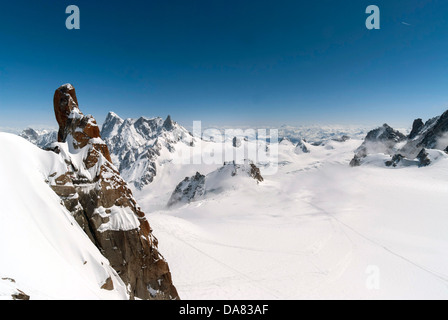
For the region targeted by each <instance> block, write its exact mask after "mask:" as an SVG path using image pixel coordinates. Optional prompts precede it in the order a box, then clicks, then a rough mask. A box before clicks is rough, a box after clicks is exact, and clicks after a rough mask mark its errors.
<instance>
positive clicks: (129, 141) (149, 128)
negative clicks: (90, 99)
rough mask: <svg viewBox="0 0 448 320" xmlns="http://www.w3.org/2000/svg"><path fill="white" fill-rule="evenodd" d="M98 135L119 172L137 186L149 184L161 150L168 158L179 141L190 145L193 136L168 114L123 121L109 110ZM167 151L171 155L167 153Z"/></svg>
mask: <svg viewBox="0 0 448 320" xmlns="http://www.w3.org/2000/svg"><path fill="white" fill-rule="evenodd" d="M101 136H102V137H103V139H104V141H105V142H106V144H107V145H108V146H109V149H110V151H111V156H112V161H113V162H114V164H116V165H117V167H118V168H119V171H120V173H121V175H122V176H123V177H124V179H125V180H126V181H127V182H128V183H131V184H133V185H134V186H135V187H136V188H137V189H142V188H143V187H144V186H146V185H148V184H149V183H151V182H152V181H153V180H154V178H155V176H156V175H157V171H158V162H159V161H163V159H162V158H161V157H160V156H161V154H162V153H164V154H167V153H166V152H164V151H165V150H166V151H168V156H167V157H166V158H167V160H168V159H172V158H173V157H174V156H175V155H174V154H173V153H174V151H175V149H176V146H177V145H178V144H179V143H180V144H182V145H184V146H188V147H192V146H193V145H194V141H195V139H194V138H193V137H192V135H191V134H190V133H189V132H188V131H187V130H186V129H185V128H183V127H182V126H180V125H178V124H177V123H176V122H174V121H173V120H172V119H171V117H170V116H168V117H167V118H166V119H165V120H163V119H162V118H152V119H149V118H145V117H141V118H139V119H126V120H123V119H121V118H120V117H118V116H117V115H116V114H115V113H113V112H110V113H109V114H108V116H107V117H106V120H105V122H104V124H103V127H102V131H101ZM170 154H171V155H170Z"/></svg>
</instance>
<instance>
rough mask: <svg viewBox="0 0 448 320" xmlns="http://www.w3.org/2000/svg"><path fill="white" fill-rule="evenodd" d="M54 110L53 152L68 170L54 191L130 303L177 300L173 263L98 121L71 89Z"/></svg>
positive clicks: (54, 180)
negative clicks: (113, 273) (124, 288)
mask: <svg viewBox="0 0 448 320" xmlns="http://www.w3.org/2000/svg"><path fill="white" fill-rule="evenodd" d="M54 110H55V115H56V120H57V122H58V124H59V131H58V142H57V143H54V144H53V145H52V150H54V151H55V152H56V153H57V154H59V156H60V157H62V159H63V160H64V162H65V163H66V165H67V170H66V171H65V172H54V173H52V174H51V175H50V177H49V183H50V185H51V187H52V188H53V190H54V191H55V192H56V193H57V194H58V195H59V197H60V198H61V199H62V201H63V203H64V205H65V207H66V208H67V209H68V210H69V211H70V212H71V213H72V214H73V216H74V218H75V219H76V221H77V222H78V224H79V225H80V226H81V227H82V229H83V230H84V231H85V233H86V234H87V235H88V236H89V238H90V239H91V241H92V242H93V243H94V244H95V245H96V246H97V247H98V249H99V250H100V251H101V253H103V255H104V256H105V257H106V258H107V259H109V261H110V263H111V266H112V267H113V268H114V269H115V270H116V271H117V273H118V274H119V275H120V277H121V278H122V280H123V281H124V283H125V284H126V285H127V287H128V291H129V296H130V298H131V299H133V298H141V299H177V298H178V294H177V291H176V289H175V287H174V286H173V284H172V280H171V274H170V271H169V268H168V264H167V263H166V261H165V260H164V259H163V257H162V256H161V255H160V253H159V251H158V249H157V239H156V238H155V237H154V236H153V234H152V230H151V227H150V225H149V223H148V221H147V220H146V217H145V214H144V213H143V212H142V210H141V209H140V207H139V206H138V204H137V203H136V201H135V199H134V197H133V195H132V192H131V190H130V189H129V188H128V186H127V184H126V182H125V181H124V180H123V179H122V177H121V176H120V174H119V172H118V170H117V169H116V168H115V167H114V165H113V164H112V161H111V156H110V153H109V148H108V147H107V145H106V144H105V142H104V141H103V140H102V139H101V135H100V130H99V127H98V125H97V123H96V121H95V119H94V118H93V117H92V116H91V115H87V116H86V115H84V114H83V113H82V112H81V110H80V109H79V106H78V100H77V98H76V93H75V88H74V87H73V86H72V85H70V84H66V85H63V86H61V87H59V88H58V89H57V90H56V92H55V95H54ZM111 288H113V282H112V281H109V282H107V283H105V289H111Z"/></svg>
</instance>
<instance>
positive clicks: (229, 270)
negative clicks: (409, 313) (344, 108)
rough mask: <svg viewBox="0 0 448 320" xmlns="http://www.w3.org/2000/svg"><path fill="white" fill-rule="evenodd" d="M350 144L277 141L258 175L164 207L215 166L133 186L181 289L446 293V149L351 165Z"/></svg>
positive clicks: (330, 294)
mask: <svg viewBox="0 0 448 320" xmlns="http://www.w3.org/2000/svg"><path fill="white" fill-rule="evenodd" d="M361 143H362V141H361V140H349V141H347V142H336V141H331V142H328V143H326V144H325V146H312V145H309V144H307V147H308V148H309V150H310V151H311V152H310V153H307V154H297V153H295V152H294V150H295V147H294V145H292V144H290V145H288V144H283V145H280V146H279V153H280V154H279V163H280V167H279V171H278V173H277V174H275V175H267V176H265V177H264V178H265V181H264V182H262V183H260V184H258V185H257V184H256V183H253V184H244V185H243V186H242V187H238V185H236V186H235V188H229V190H228V191H226V192H224V193H220V194H217V195H214V196H212V197H208V198H206V199H204V200H200V201H195V202H192V203H190V204H187V205H184V206H182V207H180V208H175V209H172V210H168V209H165V208H164V205H165V204H166V203H167V202H168V199H169V197H170V195H171V192H172V191H173V190H174V188H175V186H176V185H177V183H179V182H180V181H181V180H182V179H183V178H184V177H185V176H191V175H193V174H194V173H195V172H196V171H199V172H201V173H202V174H208V173H210V172H211V171H213V170H215V169H216V168H210V166H204V167H203V168H202V169H201V168H200V166H199V167H198V166H196V167H194V168H191V167H190V166H185V167H176V168H174V166H171V165H165V167H164V168H163V169H162V170H159V174H158V176H157V177H156V179H155V181H154V182H153V183H152V184H150V185H149V186H147V187H145V188H144V189H143V190H142V191H136V197H137V200H138V202H139V203H140V205H142V207H143V210H144V211H145V212H146V213H147V217H148V219H149V221H150V223H151V226H152V228H153V229H154V234H155V236H156V237H158V239H159V247H160V251H161V252H162V253H163V255H164V257H165V258H166V259H167V261H168V262H169V265H170V268H171V271H172V274H173V281H174V284H175V285H176V287H177V289H178V291H179V294H180V296H181V298H183V299H327V298H337V299H417V298H418V299H420V298H422V299H426V298H428V299H429V298H436V299H446V298H448V255H447V252H448V211H447V210H446V199H447V196H448V183H447V181H448V159H447V157H446V156H441V157H440V158H439V159H438V160H437V161H436V162H434V163H433V164H432V165H431V166H429V167H425V168H419V167H418V166H416V165H410V166H402V167H397V168H387V167H385V166H384V160H385V159H386V158H387V156H376V157H375V156H373V157H371V158H369V159H368V160H369V163H368V164H365V165H363V166H361V167H357V168H351V167H350V166H349V165H348V164H349V162H350V159H351V158H352V157H353V152H354V150H355V149H356V148H357V147H359V145H360V144H361ZM389 159H390V157H389ZM262 173H263V172H262ZM236 181H237V180H236Z"/></svg>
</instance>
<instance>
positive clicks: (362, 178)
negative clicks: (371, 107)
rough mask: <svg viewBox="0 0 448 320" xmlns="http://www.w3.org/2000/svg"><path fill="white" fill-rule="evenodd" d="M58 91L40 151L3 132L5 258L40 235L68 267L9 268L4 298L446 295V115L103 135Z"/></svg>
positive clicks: (137, 125)
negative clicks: (403, 122) (268, 130)
mask: <svg viewBox="0 0 448 320" xmlns="http://www.w3.org/2000/svg"><path fill="white" fill-rule="evenodd" d="M59 90H60V95H61V96H60V97H59V98H58V99H56V101H60V104H57V106H58V108H59V107H60V108H61V109H62V110H65V108H66V106H67V105H69V106H71V107H70V108H69V112H66V113H64V112H63V113H62V114H60V115H58V114H56V115H57V118H58V124H59V126H60V130H59V132H57V133H55V132H39V131H37V130H31V129H27V130H26V131H25V132H23V133H22V134H21V136H22V137H23V138H25V139H26V140H28V141H30V142H32V143H33V144H36V145H38V146H40V147H41V148H40V149H39V148H37V147H35V146H33V145H32V144H31V143H29V142H27V141H26V140H24V139H22V138H21V137H17V136H14V135H11V134H4V133H3V134H0V144H1V145H2V146H5V149H4V150H6V152H5V153H4V154H2V156H1V157H0V161H1V163H0V170H1V174H2V177H6V178H5V179H3V180H2V181H3V183H2V184H0V191H1V192H0V197H2V198H1V203H5V204H6V208H7V210H6V211H5V212H6V213H5V214H3V213H2V217H5V219H6V221H7V222H9V224H8V223H4V224H2V234H1V235H0V237H2V236H4V238H3V239H2V245H3V247H1V253H2V254H4V256H7V257H12V256H13V254H14V252H15V250H19V251H20V252H27V251H26V246H27V245H28V242H27V241H28V240H27V241H25V240H23V239H19V240H17V241H16V242H15V243H13V245H11V246H6V245H5V243H7V238H8V239H9V238H10V237H12V234H13V233H14V234H16V233H17V232H16V231H17V230H19V228H20V226H23V225H27V226H28V225H30V227H29V228H30V229H29V234H28V235H27V238H26V239H31V238H32V239H33V240H35V241H34V243H33V246H32V247H31V249H32V250H34V251H33V253H29V255H31V257H32V259H35V260H36V261H40V262H42V261H43V260H44V259H45V260H48V261H55V265H50V266H47V264H45V263H42V265H43V266H45V267H40V268H32V269H30V268H28V267H27V266H26V264H21V265H20V266H19V267H17V265H16V263H15V262H14V263H12V262H11V259H9V260H8V259H5V260H2V261H1V262H0V263H1V267H2V268H1V269H0V272H2V273H1V274H0V276H1V278H2V280H1V281H0V296H2V297H8V298H11V297H12V298H14V297H16V298H18V299H19V298H24V297H25V298H26V297H27V296H29V297H31V298H55V297H62V298H71V297H75V298H78V297H81V296H85V297H87V298H101V299H109V298H115V299H128V298H139V297H141V298H170V297H171V298H175V297H177V290H178V291H179V296H180V297H182V298H186V299H298V298H319V299H322V298H342V299H347V298H354V299H360V298H361V299H366V298H367V299H388V298H391V299H403V298H412V299H415V298H436V299H446V298H447V297H448V293H447V290H446V286H447V284H448V273H447V272H446V270H448V262H447V261H446V259H445V258H444V256H445V252H446V250H447V248H448V236H447V233H446V228H445V225H446V223H445V222H446V221H447V216H446V214H445V211H444V210H443V208H444V205H445V202H446V195H447V193H448V188H447V184H446V180H447V179H448V155H447V151H448V150H447V148H448V139H447V132H448V123H447V118H448V112H445V113H444V114H443V115H441V116H439V117H435V118H433V119H430V120H428V121H427V122H423V121H422V120H421V119H417V120H415V121H414V124H413V126H412V128H411V130H410V131H409V132H406V131H404V130H395V129H393V128H392V127H390V126H388V125H387V124H385V125H383V126H380V127H378V128H375V129H373V130H366V129H363V128H357V127H347V128H346V129H344V128H342V127H331V126H328V127H318V126H312V127H308V128H306V127H301V128H294V127H287V126H284V127H282V128H280V134H279V139H278V141H279V143H278V144H276V143H275V142H276V141H269V140H266V141H263V140H258V141H257V140H252V139H250V138H251V137H245V136H237V135H235V136H234V135H229V136H225V137H224V139H222V140H220V139H214V138H211V137H210V136H209V135H207V134H203V135H198V134H197V133H196V134H194V133H195V132H193V131H194V130H192V132H190V131H189V130H187V129H186V128H185V127H183V126H181V125H180V124H178V123H176V122H175V121H173V120H172V119H171V117H170V116H168V117H166V118H145V117H141V118H138V119H122V118H120V117H119V116H118V115H117V114H115V113H113V112H110V113H109V114H108V116H107V118H106V120H105V121H104V123H103V126H102V129H101V133H100V130H99V128H98V127H97V126H96V121H94V119H93V118H91V117H88V116H84V115H83V114H82V112H81V111H80V110H79V108H78V103H77V101H76V95H75V94H74V91H73V92H72V93H71V91H72V88H71V87H69V86H65V87H64V86H63V87H61V88H60V89H59ZM73 90H74V89H73ZM51 140H60V141H59V142H54V141H51ZM51 142H53V143H51ZM251 148H258V150H262V151H266V152H268V151H269V152H268V157H267V158H265V159H263V161H259V160H260V159H256V158H257V157H254V156H253V155H254V154H250V153H248V150H250V149H251ZM42 149H46V150H49V151H43V150H42ZM28 153H29V154H30V155H31V154H32V155H31V156H25V154H28ZM274 154H275V156H274ZM353 155H355V156H353ZM349 164H351V166H352V167H351V166H350V165H349ZM274 165H275V170H274V171H272V169H273V166H274ZM353 166H354V167H356V168H353ZM11 168H13V169H14V170H11ZM17 172H20V174H19V173H17ZM5 181H8V183H5ZM23 181H25V183H23ZM25 195H26V197H27V199H28V201H21V199H22V198H23V197H24V196H25ZM40 208H42V210H40ZM36 219H37V220H38V223H36ZM148 221H149V222H150V223H151V227H149V224H148ZM153 230H154V231H153ZM47 235H48V236H47ZM155 235H156V236H157V239H159V241H160V242H159V241H157V239H156V237H155ZM45 237H46V239H47V240H46V241H47V242H45V241H44V240H43V239H44V238H45ZM57 239H61V240H60V241H59V242H58V241H57ZM141 239H143V240H141ZM145 239H146V240H145ZM30 241H31V240H30ZM141 241H142V242H141ZM129 248H132V250H130V251H129V250H128V249H129ZM159 250H160V252H162V253H163V257H164V258H166V260H165V259H164V258H162V256H161V255H160V253H159ZM39 251H41V252H42V257H40V256H39V254H38V252H39ZM61 252H62V253H61ZM145 252H146V253H145ZM148 252H151V253H150V254H149V253H148ZM27 258H28V256H26V255H24V256H20V257H19V258H18V260H17V263H21V262H23V261H22V260H24V259H27ZM166 261H168V262H169V265H170V268H169V269H168V265H167V263H166ZM89 266H90V267H89ZM145 270H152V271H145ZM170 270H171V271H170ZM171 272H172V281H171ZM49 274H54V279H53V278H51V277H50V276H45V277H42V275H49ZM135 275H137V276H135ZM140 275H141V277H140ZM69 277H71V278H72V279H75V281H76V284H73V283H72V282H71V280H70V279H69ZM372 277H373V280H374V281H373V282H372ZM142 279H145V280H142ZM45 282H48V283H49V284H50V285H49V286H48V287H46V288H48V289H42V287H41V286H42V285H43V284H44V283H45ZM172 283H175V284H176V288H174V286H173V284H172ZM372 283H373V284H374V285H373V286H372ZM62 287H63V288H62ZM56 292H57V295H56Z"/></svg>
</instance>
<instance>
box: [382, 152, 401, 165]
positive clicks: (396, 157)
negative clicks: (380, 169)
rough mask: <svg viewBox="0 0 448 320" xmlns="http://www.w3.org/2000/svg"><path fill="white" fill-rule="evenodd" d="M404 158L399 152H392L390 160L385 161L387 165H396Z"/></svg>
mask: <svg viewBox="0 0 448 320" xmlns="http://www.w3.org/2000/svg"><path fill="white" fill-rule="evenodd" d="M403 159H404V156H402V155H401V154H394V155H393V157H392V160H389V161H386V166H387V167H390V166H392V167H396V166H397V165H398V163H400V161H401V160H403Z"/></svg>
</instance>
